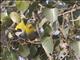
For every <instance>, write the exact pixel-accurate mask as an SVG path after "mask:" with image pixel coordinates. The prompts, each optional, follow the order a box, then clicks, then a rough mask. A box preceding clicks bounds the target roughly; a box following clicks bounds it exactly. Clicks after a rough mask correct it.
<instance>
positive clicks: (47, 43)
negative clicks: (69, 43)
mask: <svg viewBox="0 0 80 60" xmlns="http://www.w3.org/2000/svg"><path fill="white" fill-rule="evenodd" d="M42 47H43V48H44V50H45V52H46V53H47V54H50V53H51V54H52V52H53V40H52V39H51V37H45V38H43V40H42Z"/></svg>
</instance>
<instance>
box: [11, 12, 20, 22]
mask: <svg viewBox="0 0 80 60" xmlns="http://www.w3.org/2000/svg"><path fill="white" fill-rule="evenodd" d="M10 18H11V19H12V21H13V22H14V23H19V22H20V20H21V18H20V15H19V14H18V13H16V12H11V14H10Z"/></svg>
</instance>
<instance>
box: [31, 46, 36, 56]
mask: <svg viewBox="0 0 80 60" xmlns="http://www.w3.org/2000/svg"><path fill="white" fill-rule="evenodd" d="M36 53H37V47H36V46H34V45H31V46H30V54H31V57H35V55H36Z"/></svg>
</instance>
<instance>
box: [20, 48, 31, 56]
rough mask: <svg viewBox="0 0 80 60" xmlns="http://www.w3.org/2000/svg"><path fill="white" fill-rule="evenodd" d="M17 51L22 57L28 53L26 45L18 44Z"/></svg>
mask: <svg viewBox="0 0 80 60" xmlns="http://www.w3.org/2000/svg"><path fill="white" fill-rule="evenodd" d="M19 53H20V55H21V56H23V57H27V56H28V55H29V54H30V50H29V48H28V46H20V50H19Z"/></svg>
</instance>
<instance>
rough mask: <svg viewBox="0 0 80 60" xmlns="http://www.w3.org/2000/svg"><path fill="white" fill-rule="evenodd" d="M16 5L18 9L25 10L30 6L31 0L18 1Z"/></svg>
mask: <svg viewBox="0 0 80 60" xmlns="http://www.w3.org/2000/svg"><path fill="white" fill-rule="evenodd" d="M16 7H17V9H18V10H20V11H22V12H24V11H25V10H26V9H28V7H29V1H25V0H22V1H16Z"/></svg>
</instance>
